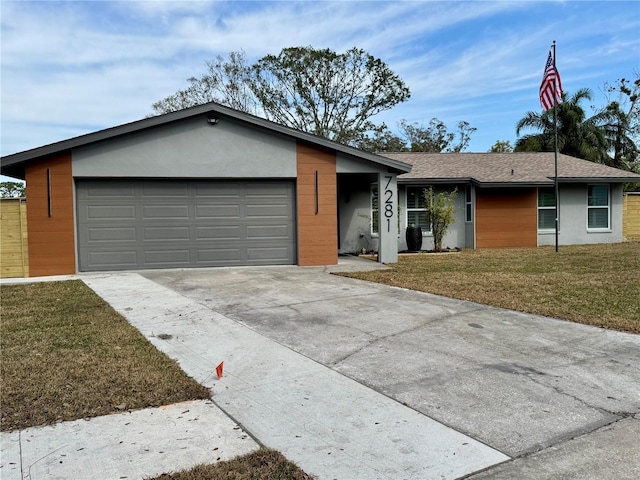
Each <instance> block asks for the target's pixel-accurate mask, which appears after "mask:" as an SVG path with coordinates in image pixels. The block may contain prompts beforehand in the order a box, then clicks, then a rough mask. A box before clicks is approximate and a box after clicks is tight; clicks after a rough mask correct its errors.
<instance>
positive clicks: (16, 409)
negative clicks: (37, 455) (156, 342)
mask: <svg viewBox="0 0 640 480" xmlns="http://www.w3.org/2000/svg"><path fill="white" fill-rule="evenodd" d="M1 295H2V309H1V315H0V319H1V324H0V328H1V332H2V335H1V337H0V348H1V350H2V357H1V360H0V362H1V367H2V389H1V391H0V403H1V404H2V421H1V424H0V428H1V430H3V431H4V430H14V429H23V428H26V427H31V426H36V425H47V424H52V423H55V422H58V421H62V420H76V419H80V418H85V417H95V416H98V415H106V414H110V413H116V412H118V411H121V410H127V409H139V408H145V407H151V406H161V405H167V404H171V403H175V402H181V401H184V400H193V399H205V398H209V391H208V390H207V389H206V388H205V387H203V386H202V385H200V384H198V383H197V382H196V381H195V380H193V379H192V378H190V377H188V376H187V375H186V374H185V373H184V372H183V371H182V370H181V369H180V368H179V367H178V365H177V364H176V363H175V362H174V361H173V360H171V359H170V358H169V357H167V356H166V355H164V354H163V353H161V352H159V351H158V350H156V348H155V347H154V346H153V345H151V344H150V343H149V342H148V341H147V339H146V338H144V336H143V335H142V334H141V333H139V332H138V330H136V329H135V328H133V327H132V326H131V325H129V323H127V321H126V320H125V319H124V318H123V317H121V316H120V315H119V314H118V313H116V312H115V311H114V310H113V309H112V308H111V306H109V305H108V304H107V303H105V302H104V301H103V300H102V299H101V298H100V297H99V296H98V295H96V294H95V293H94V292H93V291H92V290H91V289H90V288H89V287H87V286H86V285H85V284H84V283H83V282H81V281H79V280H77V281H68V282H50V283H33V284H25V285H11V286H3V287H2V291H1Z"/></svg>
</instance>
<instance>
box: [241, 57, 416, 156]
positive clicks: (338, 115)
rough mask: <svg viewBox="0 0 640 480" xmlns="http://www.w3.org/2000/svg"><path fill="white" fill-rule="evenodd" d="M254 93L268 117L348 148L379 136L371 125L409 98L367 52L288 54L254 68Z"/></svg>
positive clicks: (395, 77) (266, 59) (398, 81)
mask: <svg viewBox="0 0 640 480" xmlns="http://www.w3.org/2000/svg"><path fill="white" fill-rule="evenodd" d="M251 88H252V90H253V93H254V94H255V96H256V97H257V99H258V102H259V103H260V106H261V107H262V110H263V111H264V114H265V116H266V117H267V118H268V119H270V120H273V121H275V122H277V123H280V124H282V125H287V126H289V127H293V128H296V129H298V130H302V131H304V132H309V133H313V134H316V135H319V136H322V137H326V138H329V139H331V140H335V141H337V142H341V143H345V144H353V143H354V142H356V141H358V140H359V139H360V138H361V136H362V135H363V134H364V133H365V132H368V131H376V130H378V131H379V130H380V129H381V128H384V126H382V127H378V126H376V125H375V124H374V123H373V122H371V121H370V120H369V119H370V118H371V117H373V116H374V115H376V114H378V113H380V112H382V111H385V110H389V109H390V108H392V107H394V106H395V105H397V104H398V103H401V102H404V101H405V100H407V99H408V98H409V96H410V93H409V88H408V87H407V86H406V85H405V84H404V82H403V81H402V80H401V79H400V77H399V76H398V75H396V74H395V73H394V72H393V71H392V70H391V69H390V68H389V67H388V66H387V65H386V64H385V63H384V62H383V61H382V60H380V59H378V58H374V57H373V56H372V55H370V54H368V53H366V52H365V51H364V50H362V49H358V48H355V47H354V48H352V49H351V50H348V51H346V52H345V53H341V54H340V53H336V52H334V51H332V50H330V49H328V48H327V49H322V50H316V49H314V48H312V47H292V48H285V49H283V50H282V51H281V52H280V54H279V55H277V56H275V55H266V56H265V57H263V58H261V59H260V60H258V62H257V63H256V64H255V65H254V66H253V67H252V76H251Z"/></svg>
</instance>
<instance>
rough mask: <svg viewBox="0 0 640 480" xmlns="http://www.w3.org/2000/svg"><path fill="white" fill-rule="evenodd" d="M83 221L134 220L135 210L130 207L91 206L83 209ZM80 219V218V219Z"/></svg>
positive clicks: (133, 207)
mask: <svg viewBox="0 0 640 480" xmlns="http://www.w3.org/2000/svg"><path fill="white" fill-rule="evenodd" d="M84 212H85V215H84V219H85V220H93V219H95V220H124V219H127V220H132V221H134V220H135V219H136V208H135V206H132V205H91V206H87V208H86V209H84ZM81 218H82V217H81Z"/></svg>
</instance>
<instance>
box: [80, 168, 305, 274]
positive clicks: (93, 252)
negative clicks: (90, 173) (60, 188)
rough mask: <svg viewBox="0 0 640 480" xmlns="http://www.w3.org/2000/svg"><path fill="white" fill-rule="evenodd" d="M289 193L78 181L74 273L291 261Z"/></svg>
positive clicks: (259, 187)
mask: <svg viewBox="0 0 640 480" xmlns="http://www.w3.org/2000/svg"><path fill="white" fill-rule="evenodd" d="M123 183H124V185H123ZM114 192H120V193H122V195H117V194H114ZM132 192H133V194H132ZM185 192H186V195H187V196H185ZM294 193H295V192H294V184H293V182H271V181H267V182H259V181H250V182H242V181H158V182H155V181H152V180H144V181H124V182H123V181H116V180H80V181H78V185H77V199H78V245H79V251H80V255H79V256H80V270H82V271H97V270H126V269H144V268H171V267H193V266H223V265H224V266H231V265H269V264H293V263H295V261H296V241H295V234H296V231H295V220H294V219H295V207H294V198H295V195H294Z"/></svg>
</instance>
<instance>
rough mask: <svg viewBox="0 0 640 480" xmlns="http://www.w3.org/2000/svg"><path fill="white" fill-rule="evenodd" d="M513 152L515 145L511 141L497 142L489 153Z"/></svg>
mask: <svg viewBox="0 0 640 480" xmlns="http://www.w3.org/2000/svg"><path fill="white" fill-rule="evenodd" d="M511 152H513V145H511V142H510V141H509V140H496V143H494V144H493V145H492V146H491V148H490V149H489V153H511Z"/></svg>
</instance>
